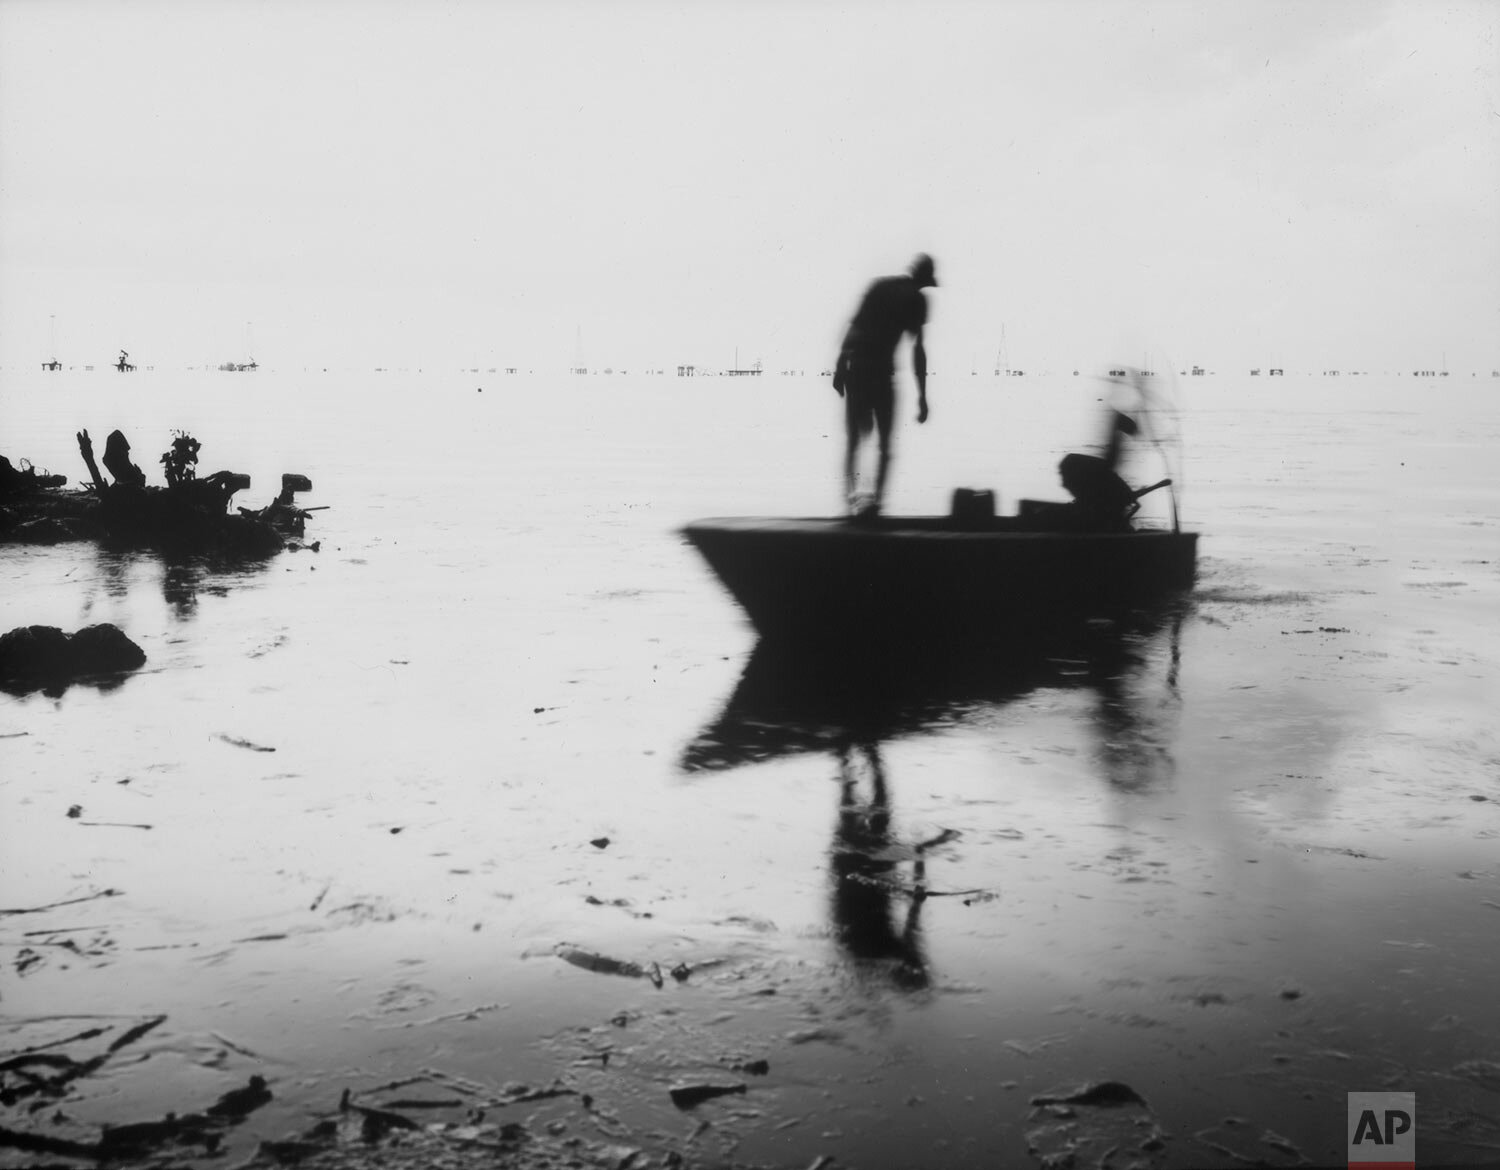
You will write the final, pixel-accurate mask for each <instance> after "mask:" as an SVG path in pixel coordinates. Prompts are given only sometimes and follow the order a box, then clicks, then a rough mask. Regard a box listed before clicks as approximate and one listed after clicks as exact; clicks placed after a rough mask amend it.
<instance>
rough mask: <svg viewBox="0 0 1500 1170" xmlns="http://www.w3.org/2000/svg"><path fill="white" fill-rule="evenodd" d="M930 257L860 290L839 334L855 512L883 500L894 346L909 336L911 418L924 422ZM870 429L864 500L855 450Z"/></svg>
mask: <svg viewBox="0 0 1500 1170" xmlns="http://www.w3.org/2000/svg"><path fill="white" fill-rule="evenodd" d="M936 286H937V277H936V276H935V275H934V274H933V266H932V257H931V256H928V255H927V254H926V253H925V252H924V253H918V255H917V256H916V258H915V259H914V260H912V262H911V267H910V268H908V269H907V271H906V273H905V274H904V275H901V276H882V277H880V278H879V279H878V280H876V281H875V282H874V283H872V284H871V285H870V287H869V288H868V289H867V290H865V295H864V299H863V300H861V301H860V303H859V308H858V309H857V310H856V311H855V314H854V319H853V320H852V321H850V322H849V329H848V331H847V332H846V333H845V334H844V344H843V347H842V348H841V349H840V350H839V358H838V363H837V364H836V365H835V367H834V371H833V388H834V389H835V390H837V391H838V392H839V394H840V395H841V396H842V397H843V399H844V428H845V448H844V495H845V498H846V499H847V500H848V503H849V509H850V511H851V512H852V513H855V514H857V515H865V516H875V515H879V513H880V508H881V505H882V503H883V502H884V500H885V483H886V477H887V476H888V474H889V472H890V466H891V426H892V423H893V422H894V416H895V409H896V348H897V346H899V345H900V343H901V339H902V338H903V337H904V336H906V335H907V334H908V333H909V334H911V336H912V351H911V364H912V372H913V373H914V374H915V375H916V379H917V422H919V423H924V422H926V421H927V350H926V347H925V346H923V344H922V329H923V327H924V326H925V325H926V324H927V298H926V297H925V296H923V295H922V290H923V289H924V288H935V287H936ZM872 428H873V429H874V430H875V432H876V438H877V440H878V442H879V446H880V460H879V463H878V464H877V465H876V472H875V493H874V495H873V497H871V498H870V499H869V500H868V501H867V502H861V501H859V500H858V499H857V498H856V495H855V491H854V488H855V483H856V480H857V473H858V469H859V448H860V444H861V442H862V441H863V440H864V438H865V437H866V436H867V435H869V433H870V431H871V429H872Z"/></svg>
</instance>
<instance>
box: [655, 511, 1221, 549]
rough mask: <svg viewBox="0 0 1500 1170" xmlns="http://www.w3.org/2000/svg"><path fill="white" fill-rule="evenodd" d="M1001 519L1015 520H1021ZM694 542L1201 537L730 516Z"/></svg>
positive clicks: (1150, 531) (940, 521) (908, 520)
mask: <svg viewBox="0 0 1500 1170" xmlns="http://www.w3.org/2000/svg"><path fill="white" fill-rule="evenodd" d="M997 519H1002V520H1011V521H1014V520H1015V519H1016V518H1015V517H999V518H997ZM681 532H682V535H684V536H686V537H687V538H688V539H689V540H692V539H694V538H695V537H696V536H697V535H699V534H703V535H712V536H747V535H755V536H763V537H786V538H790V539H800V540H810V539H837V540H872V539H889V538H900V539H901V540H903V541H907V540H912V541H916V540H943V541H948V540H954V539H963V540H969V541H975V542H995V541H1002V540H1003V541H1004V542H1006V543H1009V542H1011V541H1024V542H1027V543H1032V542H1036V543H1047V542H1070V543H1078V542H1084V541H1087V542H1090V543H1092V542H1094V541H1106V542H1115V541H1121V540H1142V539H1147V540H1162V539H1167V540H1183V539H1192V540H1196V539H1197V538H1198V533H1196V532H1188V531H1173V530H1171V529H1167V528H1135V529H1131V530H1130V531H1128V532H1087V531H1068V530H1065V529H1055V528H1054V529H1033V528H998V527H997V528H983V527H968V526H960V525H958V524H956V523H955V522H954V521H953V520H952V518H951V517H947V516H903V517H895V516H893V517H882V518H881V519H880V520H877V521H876V522H874V523H870V524H866V523H861V522H858V521H851V520H849V519H846V518H842V517H817V516H806V517H784V516H725V517H714V518H709V519H704V520H694V521H691V522H690V523H688V524H685V525H684V526H683V527H682V529H681Z"/></svg>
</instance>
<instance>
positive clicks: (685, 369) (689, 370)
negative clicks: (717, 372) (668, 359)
mask: <svg viewBox="0 0 1500 1170" xmlns="http://www.w3.org/2000/svg"><path fill="white" fill-rule="evenodd" d="M697 373H698V367H697V366H678V367H677V376H678V377H679V378H692V377H696V376H697Z"/></svg>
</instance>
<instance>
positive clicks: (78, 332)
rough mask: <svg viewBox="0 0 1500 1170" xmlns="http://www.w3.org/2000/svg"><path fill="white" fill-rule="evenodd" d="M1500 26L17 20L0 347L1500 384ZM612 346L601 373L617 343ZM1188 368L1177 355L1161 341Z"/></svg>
mask: <svg viewBox="0 0 1500 1170" xmlns="http://www.w3.org/2000/svg"><path fill="white" fill-rule="evenodd" d="M1497 29H1500V4H1497V3H1494V2H1491V0H1482V2H1481V0H1472V2H1458V3H1441V2H1439V0H1418V2H1413V3H1393V4H1382V3H1374V2H1370V0H1358V2H1356V3H1352V4H1335V3H1319V2H1308V0H1295V2H1293V3H1287V4H1278V3H1260V2H1235V0H1211V2H1206V3H1186V2H1184V3H1132V2H1128V0H1102V2H1092V0H1062V2H1057V0H1046V2H1037V3H962V4H956V3H945V2H942V0H919V2H916V3H905V2H890V3H865V2H854V0H850V2H845V3H838V4H834V3H817V2H807V0H797V2H795V3H794V2H791V0H786V2H771V3H750V2H748V0H745V2H735V3H719V2H714V0H709V2H706V3H648V2H643V0H614V2H605V3H582V2H578V0H551V2H546V3H535V4H533V3H504V2H494V3H477V2H476V3H442V2H434V0H410V2H406V0H388V2H380V0H362V2H358V3H356V2H353V0H349V2H341V3H335V2H331V0H295V2H285V3H280V2H263V3H249V2H234V0H202V2H199V3H192V4H190V3H187V2H185V0H172V2H168V3H153V2H151V0H131V2H129V3H118V2H113V0H111V2H107V3H106V2H98V0H0V361H4V362H7V363H18V364H20V365H29V364H30V363H32V362H33V361H37V360H39V359H41V358H44V357H46V356H50V355H49V354H48V353H47V351H48V349H49V348H50V344H51V331H50V328H49V326H50V324H51V322H52V321H53V320H54V319H55V322H56V335H57V339H58V345H59V351H60V352H59V354H58V356H59V357H60V358H61V359H62V360H64V361H65V362H69V363H74V362H80V363H81V362H107V361H109V360H111V359H112V358H113V356H114V354H115V353H116V351H117V350H118V349H120V348H122V347H123V348H126V349H129V350H130V351H131V352H132V354H133V355H134V356H135V357H136V359H137V360H138V361H141V362H148V363H154V364H156V365H158V366H174V365H190V364H201V363H205V362H218V361H222V360H230V359H240V358H242V357H243V356H248V354H249V352H250V350H251V348H253V349H254V356H255V357H257V358H258V359H259V360H260V361H262V362H264V363H267V364H268V365H282V366H296V365H302V364H326V365H339V366H348V365H353V366H376V365H402V364H411V365H424V366H427V367H432V368H441V367H442V366H443V365H445V364H451V365H452V366H455V367H460V366H469V365H483V366H488V365H496V364H499V365H510V364H519V365H531V364H541V363H548V362H550V363H553V364H555V365H559V366H567V365H570V364H572V362H573V361H574V358H575V353H578V355H579V356H580V357H581V358H582V360H583V361H585V362H587V363H588V364H590V365H597V366H603V365H608V364H613V365H615V366H617V367H618V366H631V365H635V366H639V365H641V364H642V363H647V362H655V363H662V364H671V363H675V362H679V361H697V362H700V363H704V364H711V365H728V364H729V363H730V362H731V361H732V360H733V358H734V349H735V347H738V348H739V351H740V357H741V360H742V362H748V361H750V360H752V359H754V358H763V359H764V360H765V361H766V362H767V364H768V365H770V366H772V367H773V368H775V367H779V366H784V365H798V364H804V363H805V364H808V365H817V364H827V362H829V361H831V357H832V351H833V349H834V347H835V346H836V344H837V341H838V336H839V332H840V329H841V327H842V324H843V322H844V321H845V320H846V319H847V317H848V315H849V313H850V312H851V311H852V309H853V307H854V303H855V301H856V299H857V297H858V294H859V292H860V290H861V288H862V286H863V285H864V283H865V282H866V281H868V280H869V279H870V278H871V277H873V276H876V275H879V274H881V273H883V272H889V271H896V270H899V269H901V268H902V267H904V265H905V264H906V262H907V261H908V259H909V258H910V256H911V254H912V253H913V252H915V251H917V250H919V249H921V250H927V251H930V252H931V253H933V255H934V256H935V257H936V258H937V263H938V276H939V280H940V281H941V283H942V287H941V288H940V289H938V290H936V291H935V292H934V293H933V294H931V295H932V303H933V325H932V334H931V337H930V341H929V348H930V349H931V351H932V355H933V356H932V361H933V366H934V368H935V369H937V370H940V371H941V370H944V369H948V370H953V369H954V368H955V367H959V368H961V369H962V371H963V372H965V373H966V372H967V370H968V368H970V366H971V363H972V364H973V365H977V366H978V367H979V368H982V369H983V368H989V367H991V366H992V365H993V363H994V360H995V357H996V351H997V350H998V348H999V345H1000V340H1001V336H1002V329H1003V332H1004V337H1005V339H1006V343H1007V349H1008V356H1009V358H1010V360H1011V362H1012V363H1013V364H1015V365H1020V366H1031V367H1033V368H1037V369H1040V368H1044V367H1056V368H1061V367H1062V366H1068V365H1078V364H1088V363H1092V362H1099V361H1138V360H1139V359H1140V358H1141V357H1142V356H1143V355H1144V354H1146V353H1152V354H1158V355H1162V354H1164V355H1169V360H1171V361H1172V362H1173V363H1175V364H1178V365H1182V364H1186V363H1190V362H1200V363H1204V364H1210V365H1224V366H1226V367H1235V366H1239V365H1247V364H1267V365H1270V364H1277V365H1284V366H1287V367H1297V368H1303V367H1306V368H1323V367H1325V366H1330V365H1331V366H1340V367H1342V368H1345V369H1351V368H1370V369H1376V370H1378V369H1382V368H1386V367H1389V368H1392V369H1411V368H1416V367H1417V366H1423V365H1426V366H1435V365H1437V364H1438V363H1439V362H1440V361H1442V360H1443V358H1444V356H1445V355H1446V358H1447V361H1448V364H1449V365H1450V367H1452V368H1454V369H1464V368H1479V369H1482V370H1485V371H1487V370H1488V369H1490V368H1492V367H1500V46H1497V40H1496V33H1497ZM580 342H581V352H579V349H578V347H579V345H580ZM1154 360H1157V361H1160V360H1162V359H1161V358H1156V359H1154Z"/></svg>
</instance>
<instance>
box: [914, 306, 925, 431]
mask: <svg viewBox="0 0 1500 1170" xmlns="http://www.w3.org/2000/svg"><path fill="white" fill-rule="evenodd" d="M911 368H912V372H913V373H915V374H916V376H917V421H918V422H919V423H924V422H926V421H927V347H926V346H925V345H923V344H922V330H921V329H920V328H919V329H918V330H917V332H916V337H915V340H914V341H913V342H912V347H911Z"/></svg>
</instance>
